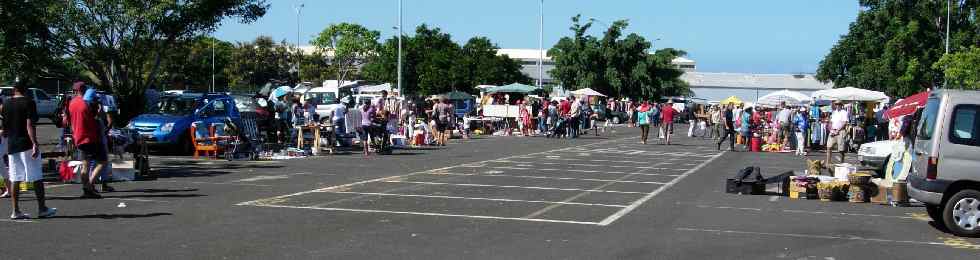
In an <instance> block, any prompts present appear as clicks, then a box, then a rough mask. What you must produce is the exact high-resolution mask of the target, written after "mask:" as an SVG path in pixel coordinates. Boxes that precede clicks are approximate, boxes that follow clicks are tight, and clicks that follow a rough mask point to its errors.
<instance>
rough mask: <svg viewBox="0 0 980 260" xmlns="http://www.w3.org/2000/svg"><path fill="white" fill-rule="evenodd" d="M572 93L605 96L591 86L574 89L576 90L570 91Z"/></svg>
mask: <svg viewBox="0 0 980 260" xmlns="http://www.w3.org/2000/svg"><path fill="white" fill-rule="evenodd" d="M572 95H576V96H598V97H605V96H606V95H603V94H602V93H599V91H595V90H593V89H592V88H583V89H579V90H576V91H572Z"/></svg>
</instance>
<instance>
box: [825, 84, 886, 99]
mask: <svg viewBox="0 0 980 260" xmlns="http://www.w3.org/2000/svg"><path fill="white" fill-rule="evenodd" d="M811 97H813V99H815V100H833V101H876V102H888V95H885V93H882V92H878V91H874V90H867V89H860V88H854V87H846V88H835V89H826V90H818V91H816V92H813V95H811Z"/></svg>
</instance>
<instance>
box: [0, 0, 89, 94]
mask: <svg viewBox="0 0 980 260" xmlns="http://www.w3.org/2000/svg"><path fill="white" fill-rule="evenodd" d="M62 2H63V1H62ZM55 3H56V1H54V0H6V1H0V24H3V26H0V60H3V62H2V63H0V80H3V81H7V80H13V79H14V78H15V77H21V78H37V77H48V78H57V79H62V80H67V79H74V78H77V77H78V76H79V75H80V74H81V68H80V67H79V66H78V64H77V63H75V62H74V61H73V60H71V59H69V58H66V57H65V56H64V53H63V52H60V51H59V50H58V49H57V48H53V47H52V46H50V44H51V39H52V38H53V37H55V36H56V35H54V34H55V32H52V31H50V30H49V28H48V27H47V24H48V23H49V22H51V21H53V20H54V19H60V18H61V17H60V16H58V15H57V14H56V13H54V12H50V11H49V10H48V7H49V6H52V5H54V4H55Z"/></svg>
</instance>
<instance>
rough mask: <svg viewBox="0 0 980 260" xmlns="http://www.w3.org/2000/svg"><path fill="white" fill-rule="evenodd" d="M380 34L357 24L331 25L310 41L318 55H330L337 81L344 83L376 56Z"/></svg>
mask: <svg viewBox="0 0 980 260" xmlns="http://www.w3.org/2000/svg"><path fill="white" fill-rule="evenodd" d="M380 35H381V33H379V32H378V31H372V30H368V29H367V28H364V26H361V25H359V24H351V23H340V24H331V25H330V26H329V27H327V28H326V29H323V31H322V32H320V34H319V35H318V36H317V37H316V39H313V40H312V41H310V43H311V44H313V46H315V47H316V49H317V51H318V52H319V53H320V54H324V53H332V54H333V55H328V56H330V57H331V58H330V59H331V60H330V64H332V65H333V66H334V67H335V69H336V70H337V71H336V72H337V80H338V81H339V82H344V80H346V79H347V76H348V75H350V74H351V72H356V71H357V70H358V69H360V67H361V66H362V65H364V63H365V62H367V61H368V60H369V59H370V58H371V57H372V56H373V55H376V54H377V49H378V47H379V45H378V39H379V37H380Z"/></svg>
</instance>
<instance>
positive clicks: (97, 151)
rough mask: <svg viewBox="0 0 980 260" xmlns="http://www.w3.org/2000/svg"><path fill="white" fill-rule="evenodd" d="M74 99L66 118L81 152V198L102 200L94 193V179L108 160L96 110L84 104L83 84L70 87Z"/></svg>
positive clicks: (84, 91) (84, 89) (84, 92)
mask: <svg viewBox="0 0 980 260" xmlns="http://www.w3.org/2000/svg"><path fill="white" fill-rule="evenodd" d="M72 90H73V91H74V92H75V97H74V98H72V100H71V101H70V103H69V104H68V117H69V121H68V122H71V130H72V138H73V139H75V146H76V147H78V150H79V151H81V152H82V159H83V161H82V176H81V179H82V196H81V197H82V198H92V199H99V198H102V196H100V195H99V194H98V193H96V191H95V184H94V183H95V179H96V178H97V177H98V173H100V172H102V170H103V169H104V168H105V167H106V162H107V161H108V160H109V158H108V157H109V156H108V153H107V151H106V150H105V149H103V143H102V139H101V136H100V135H101V133H99V131H100V130H101V129H100V128H101V127H100V126H99V122H98V121H96V120H95V117H96V110H95V109H94V108H93V107H92V106H91V105H89V103H88V102H85V100H86V98H85V96H86V95H85V94H87V92H86V87H85V82H75V84H74V85H72ZM90 100H94V98H90ZM92 162H95V168H94V169H89V166H90V164H92Z"/></svg>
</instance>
